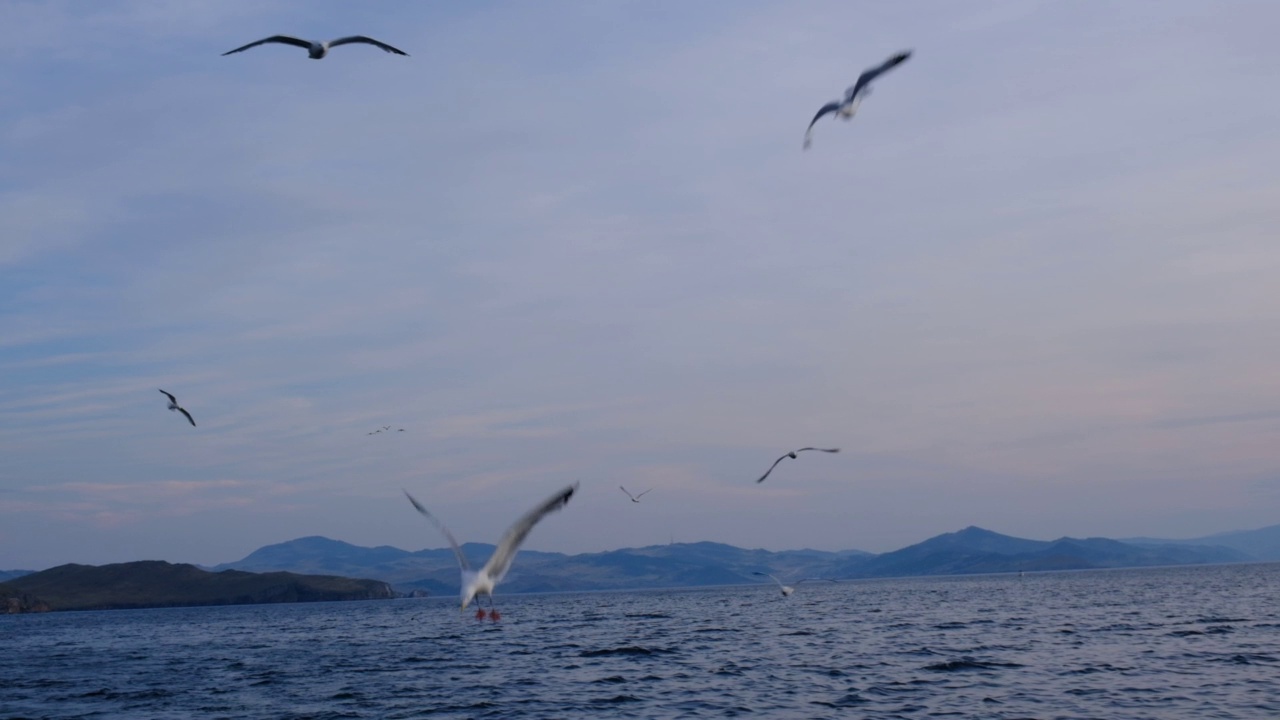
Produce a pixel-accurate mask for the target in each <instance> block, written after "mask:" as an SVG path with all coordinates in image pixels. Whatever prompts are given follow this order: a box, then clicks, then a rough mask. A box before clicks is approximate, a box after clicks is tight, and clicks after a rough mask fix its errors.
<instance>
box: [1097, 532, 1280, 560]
mask: <svg viewBox="0 0 1280 720" xmlns="http://www.w3.org/2000/svg"><path fill="white" fill-rule="evenodd" d="M1122 542H1126V543H1133V544H1136V545H1184V546H1185V545H1209V546H1217V547H1225V548H1231V549H1232V550H1235V551H1237V552H1241V553H1244V554H1245V555H1246V556H1247V557H1248V558H1249V559H1250V560H1259V561H1264V562H1274V561H1280V525H1270V526H1267V527H1264V528H1258V529H1257V530H1235V531H1232V532H1224V533H1218V534H1216V535H1206V536H1204V537H1200V538H1192V539H1190V540H1165V539H1161V538H1143V537H1137V538H1125V539H1124V540H1123V541H1122Z"/></svg>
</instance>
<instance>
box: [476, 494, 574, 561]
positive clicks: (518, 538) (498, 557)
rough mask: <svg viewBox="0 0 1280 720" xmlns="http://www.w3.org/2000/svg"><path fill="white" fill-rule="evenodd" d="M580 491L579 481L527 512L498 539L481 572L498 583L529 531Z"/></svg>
mask: <svg viewBox="0 0 1280 720" xmlns="http://www.w3.org/2000/svg"><path fill="white" fill-rule="evenodd" d="M577 491H578V483H574V484H572V485H570V486H569V487H567V488H565V489H563V490H561V491H560V492H558V493H556V494H555V495H552V496H551V497H549V498H547V499H546V500H544V501H543V502H542V504H541V505H539V506H538V507H536V508H534V509H532V510H530V511H529V512H527V513H525V515H524V517H522V518H520V519H519V520H517V521H516V522H515V524H514V525H512V526H511V527H510V529H508V530H507V533H506V534H505V535H503V536H502V539H501V540H499V541H498V548H497V549H496V550H494V551H493V556H492V557H490V558H489V562H487V563H485V564H484V568H483V569H481V571H480V572H481V573H484V574H485V575H488V576H489V577H490V578H492V579H493V581H494V582H495V583H496V582H498V581H499V580H501V579H502V576H503V575H506V574H507V569H508V568H510V567H511V561H512V560H514V559H515V557H516V551H517V550H519V549H520V544H521V543H523V542H524V539H525V538H526V537H528V536H529V531H530V530H532V529H533V526H534V525H537V524H538V521H539V520H541V519H542V518H544V517H546V516H547V515H549V514H551V513H553V512H555V511H557V510H559V509H560V508H562V507H564V506H565V505H567V504H568V503H569V498H571V497H573V494H574V493H575V492H577Z"/></svg>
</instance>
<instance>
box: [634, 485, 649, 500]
mask: <svg viewBox="0 0 1280 720" xmlns="http://www.w3.org/2000/svg"><path fill="white" fill-rule="evenodd" d="M651 492H653V488H649V489H648V490H645V491H644V492H642V493H640V494H639V495H637V496H636V499H637V500H639V499H640V498H642V497H644V496H645V495H648V494H649V493H651Z"/></svg>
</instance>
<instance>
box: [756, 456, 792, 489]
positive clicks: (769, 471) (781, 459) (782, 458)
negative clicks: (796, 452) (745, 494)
mask: <svg viewBox="0 0 1280 720" xmlns="http://www.w3.org/2000/svg"><path fill="white" fill-rule="evenodd" d="M788 457H791V453H787V454H786V455H783V456H782V457H780V458H778V459H777V460H774V461H773V464H772V465H770V466H769V469H768V470H765V471H764V474H763V475H761V476H760V479H758V480H756V482H758V483H762V482H764V479H765V478H767V477H769V473H771V472H773V469H774V468H776V467H778V463H780V462H782V461H783V460H786V459H787V458H788Z"/></svg>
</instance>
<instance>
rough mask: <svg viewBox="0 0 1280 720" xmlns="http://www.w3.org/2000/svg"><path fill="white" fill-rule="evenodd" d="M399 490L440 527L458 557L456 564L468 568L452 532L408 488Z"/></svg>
mask: <svg viewBox="0 0 1280 720" xmlns="http://www.w3.org/2000/svg"><path fill="white" fill-rule="evenodd" d="M401 490H403V491H404V496H405V497H407V498H409V502H411V503H413V507H414V508H415V509H417V511H418V512H420V513H422V516H423V517H425V518H426V519H428V520H430V521H431V524H432V525H435V526H436V527H438V528H440V532H441V533H443V534H444V537H445V539H446V540H448V541H449V547H451V548H453V555H454V557H456V558H458V565H459V566H460V567H461V568H462V569H463V570H470V569H471V566H470V565H468V564H467V556H466V555H463V554H462V548H461V547H460V546H459V545H458V541H457V540H454V539H453V533H451V532H449V528H447V527H445V526H444V523H442V522H440V521H439V520H437V519H436V516H435V515H432V514H431V513H429V512H427V509H426V508H424V507H422V503H420V502H418V501H417V500H414V499H413V496H412V495H410V494H409V491H408V490H404V488H401Z"/></svg>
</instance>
